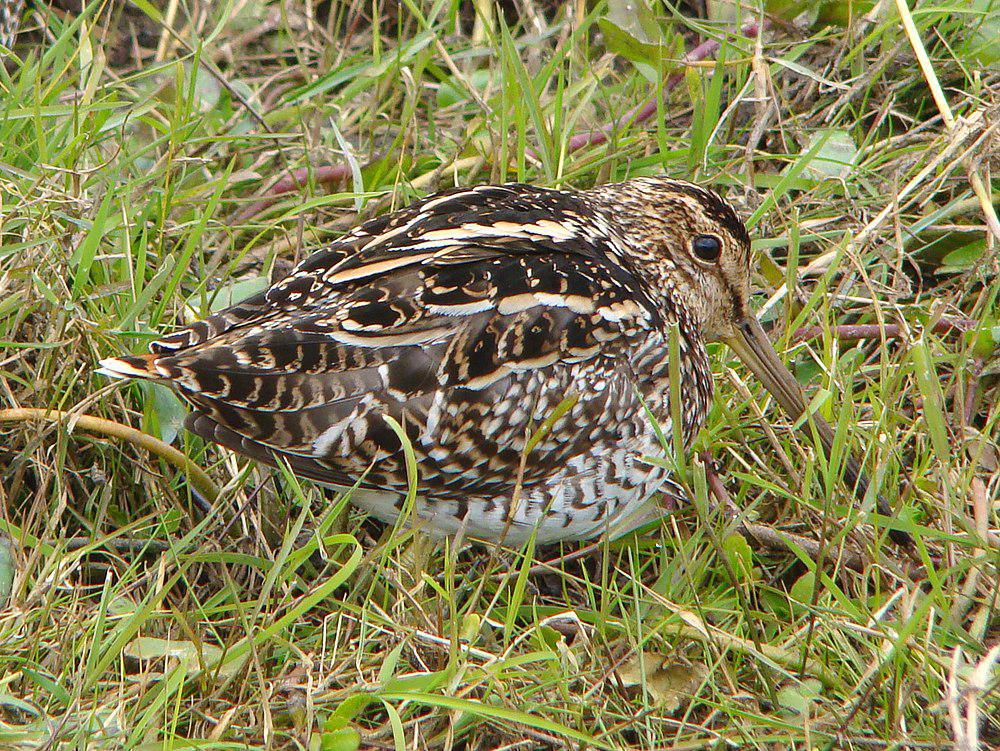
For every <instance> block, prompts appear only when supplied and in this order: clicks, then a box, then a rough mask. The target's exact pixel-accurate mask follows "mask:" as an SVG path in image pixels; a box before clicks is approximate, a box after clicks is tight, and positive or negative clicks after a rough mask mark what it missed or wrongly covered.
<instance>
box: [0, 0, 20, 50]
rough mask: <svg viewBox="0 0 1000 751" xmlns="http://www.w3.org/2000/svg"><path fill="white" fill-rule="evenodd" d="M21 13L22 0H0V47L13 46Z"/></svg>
mask: <svg viewBox="0 0 1000 751" xmlns="http://www.w3.org/2000/svg"><path fill="white" fill-rule="evenodd" d="M23 14H24V0H0V47H3V48H5V49H8V50H9V49H12V48H13V47H14V40H15V39H16V38H17V32H18V31H19V30H20V28H21V16H22V15H23Z"/></svg>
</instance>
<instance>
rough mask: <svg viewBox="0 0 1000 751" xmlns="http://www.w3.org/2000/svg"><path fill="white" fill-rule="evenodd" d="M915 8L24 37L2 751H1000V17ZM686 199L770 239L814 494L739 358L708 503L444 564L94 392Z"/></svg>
mask: <svg viewBox="0 0 1000 751" xmlns="http://www.w3.org/2000/svg"><path fill="white" fill-rule="evenodd" d="M81 6H82V12H81ZM909 6H910V7H908V4H907V3H905V2H903V0H895V1H894V2H891V1H887V0H880V1H879V2H877V3H875V4H874V7H873V5H872V4H871V3H867V4H866V3H862V2H858V3H854V4H853V5H852V4H850V3H826V4H823V5H822V6H821V7H819V8H818V9H817V8H816V7H814V6H812V5H808V4H805V3H795V2H793V0H787V1H781V2H773V3H769V4H768V15H767V17H766V18H767V21H766V23H764V24H759V23H756V22H757V21H759V19H760V15H759V13H758V12H757V11H756V10H754V9H753V8H752V7H751V6H750V5H747V6H744V7H743V8H742V9H738V8H737V7H736V6H735V5H734V4H727V3H722V2H707V3H692V4H681V5H679V6H676V7H675V6H673V5H664V4H661V3H659V2H656V3H653V4H643V3H641V2H633V3H631V4H628V5H626V4H624V3H622V2H620V0H612V1H611V2H608V3H603V2H602V3H599V4H585V3H570V4H566V5H562V4H556V3H543V4H540V5H539V4H535V3H534V2H533V0H519V1H518V2H510V3H507V4H505V5H504V6H503V7H502V8H500V9H499V12H493V11H492V6H490V4H489V3H488V2H485V1H483V2H478V3H474V4H469V3H465V2H461V3H460V2H458V1H457V0H452V1H451V2H448V1H447V0H439V1H435V2H431V1H430V0H406V1H405V2H403V3H401V4H397V3H395V2H393V0H385V1H384V2H374V3H371V4H361V3H353V4H352V3H350V2H346V3H333V4H328V3H320V2H306V3H297V2H281V3H279V2H271V1H270V0H232V1H231V2H227V3H210V2H206V1H205V0H189V2H183V3H178V2H172V1H171V2H164V3H159V2H149V1H148V0H143V1H142V2H139V0H135V1H134V3H132V4H129V5H127V6H126V5H125V4H123V3H119V2H94V3H90V2H87V3H82V4H80V3H58V2H57V3H54V4H51V5H50V4H49V3H42V2H36V3H35V4H34V5H29V11H28V16H27V17H26V18H25V21H24V25H23V29H22V33H21V35H20V36H19V38H18V40H17V44H16V45H15V49H14V53H15V54H14V56H8V57H6V59H5V61H4V62H5V65H4V66H3V70H0V89H2V92H3V93H2V96H0V202H2V203H0V290H2V292H3V294H2V295H0V407H2V408H3V412H2V413H0V431H2V432H0V435H2V444H0V499H2V504H3V506H2V508H3V515H2V516H3V518H2V520H0V527H2V529H3V534H4V536H5V538H6V540H5V544H4V545H2V546H0V595H2V597H3V599H4V601H5V602H6V603H7V606H6V609H4V610H3V611H2V612H0V747H2V748H10V749H26V748H80V749H82V748H94V749H183V748H199V749H244V748H249V749H257V748H261V749H264V748H268V749H286V748H287V749H296V748H308V749H320V748H321V749H337V750H340V749H353V748H376V749H377V748H414V749H438V748H442V749H450V748H454V749H485V748H500V747H505V748H525V749H527V748H563V747H573V748H575V747H587V748H601V749H624V748H635V749H639V748H641V749H665V748H699V747H703V746H706V745H711V744H718V745H719V746H720V747H722V744H727V745H739V746H741V747H759V748H790V747H796V748H833V747H836V748H846V747H850V748H882V747H897V746H898V747H903V746H905V747H913V748H920V747H939V746H947V745H949V744H952V743H956V744H958V746H959V747H960V748H967V749H974V748H984V749H985V748H988V747H991V746H992V747H996V746H997V745H998V744H1000V721H998V719H997V718H998V716H1000V709H998V695H997V694H998V690H997V687H998V678H997V673H996V671H995V670H994V669H992V668H991V660H992V659H995V657H996V652H995V651H994V652H992V653H991V652H990V648H991V647H992V646H994V645H996V644H997V643H998V641H1000V611H998V605H1000V603H998V600H1000V587H998V585H997V581H998V561H1000V532H998V528H1000V504H998V501H997V499H998V497H1000V471H998V447H997V436H998V429H997V425H998V420H1000V409H997V403H998V394H1000V390H998V373H1000V363H998V357H997V354H996V350H995V347H996V344H997V342H998V340H1000V321H998V315H997V310H998V305H997V299H998V295H1000V260H998V253H997V247H998V245H997V243H998V241H1000V225H998V224H997V218H996V213H995V208H994V205H993V204H995V203H996V202H997V198H996V196H997V190H998V185H997V183H996V181H995V179H994V182H993V184H992V186H991V171H992V172H996V170H997V167H998V166H1000V161H998V159H997V150H996V144H997V133H998V113H1000V108H998V102H1000V97H998V93H1000V72H998V67H997V64H998V60H1000V50H998V42H997V40H998V38H1000V5H998V4H997V3H996V2H994V1H993V0H974V1H973V2H966V3H944V2H920V3H917V4H916V6H915V7H913V6H914V4H913V3H912V2H910V3H909ZM749 22H754V23H753V25H754V26H755V27H756V28H751V26H748V25H747V24H748V23H749ZM761 27H763V31H762V32H761V34H760V35H759V36H757V35H755V33H753V32H755V31H756V30H757V28H761ZM741 28H742V29H743V33H741V32H740V29H741ZM711 40H715V41H717V42H721V50H718V51H717V50H716V49H715V48H716V46H717V45H713V44H706V42H710V41H711ZM685 51H686V52H687V53H688V59H687V61H686V62H685V61H683V60H682V57H683V56H684V54H685ZM646 102H652V103H653V105H652V106H651V107H649V108H647V110H646V111H645V112H643V113H642V115H643V116H640V117H636V116H634V113H633V112H632V110H633V108H635V107H639V106H641V105H643V104H644V103H646ZM647 115H648V116H647ZM595 130H597V131H599V133H600V137H595V135H594V131H595ZM588 133H590V135H586V134H588ZM664 172H665V173H667V174H670V175H673V176H677V177H684V178H687V179H692V180H696V181H698V182H701V183H704V184H706V185H711V186H714V187H716V188H717V189H719V190H721V191H723V192H725V193H726V195H727V196H728V197H729V198H730V200H732V201H733V202H734V203H735V204H737V205H738V206H739V207H740V208H741V210H742V211H743V213H744V214H745V216H747V217H748V220H749V225H750V227H751V232H752V234H753V236H754V238H755V246H756V248H757V249H758V251H759V255H760V260H761V264H760V271H761V273H760V278H759V280H758V285H757V291H758V294H757V295H756V296H755V300H754V304H755V306H756V307H757V308H758V310H759V311H760V315H761V318H762V320H763V321H764V322H765V324H766V325H767V327H768V328H769V330H771V331H772V332H773V336H774V338H775V341H776V345H777V347H778V349H779V351H780V352H782V353H783V357H785V358H786V360H787V362H788V363H789V364H790V365H791V366H792V367H793V368H794V371H795V373H796V375H797V376H798V378H799V379H800V380H801V382H802V383H803V385H804V386H805V387H806V389H807V391H808V393H809V394H810V396H811V397H813V399H814V402H813V404H814V407H815V408H816V409H818V410H820V411H821V412H823V413H824V414H825V415H826V416H827V418H828V419H830V420H831V421H832V422H833V424H834V425H836V426H838V430H839V437H840V444H839V445H838V447H837V449H836V455H835V456H834V457H833V458H832V459H831V460H830V461H827V460H825V459H824V458H823V457H822V456H821V454H819V453H818V452H817V451H816V450H815V446H814V445H813V444H812V442H811V441H810V440H809V439H808V438H806V437H803V436H802V434H801V433H793V432H792V431H791V430H790V427H791V426H790V425H789V424H788V423H787V421H786V420H785V419H784V418H783V417H782V416H781V415H780V413H779V412H778V410H777V409H776V408H774V407H773V406H772V404H771V402H770V400H769V399H768V397H767V396H766V394H764V393H763V392H762V390H761V389H760V388H759V386H758V385H757V384H756V383H755V382H754V381H753V380H752V378H750V377H748V375H747V373H746V372H745V371H744V370H743V369H742V368H741V366H740V365H739V363H738V362H737V361H736V360H735V358H734V357H733V356H732V355H731V353H729V352H728V351H726V350H725V349H724V348H721V347H719V348H714V349H713V351H712V356H713V366H714V371H715V373H716V381H717V398H716V402H715V406H714V409H713V412H712V414H711V416H710V418H709V420H708V425H707V426H706V428H705V429H704V430H703V431H702V434H701V435H700V436H699V438H698V440H697V445H696V451H695V453H696V455H697V456H699V457H705V460H704V461H702V460H699V461H693V462H689V463H688V466H687V469H686V471H685V474H684V476H683V479H684V482H685V483H686V484H687V487H688V488H689V490H690V493H691V496H692V498H693V499H694V503H693V504H692V506H691V507H690V508H684V509H680V510H678V511H677V512H676V513H675V514H673V515H672V516H669V517H667V518H666V519H663V520H656V521H653V522H650V523H648V524H646V525H645V526H644V527H642V528H641V529H640V530H639V531H638V532H637V533H635V534H632V535H628V536H626V537H624V538H622V539H619V540H616V541H612V542H609V541H599V542H598V543H597V544H596V545H594V546H591V547H586V546H583V545H580V546H577V545H574V546H566V547H564V548H562V549H555V550H552V549H546V550H536V549H534V548H532V547H530V546H529V547H528V548H527V549H524V550H505V549H500V548H498V547H496V546H482V545H480V546H475V547H471V548H463V549H460V550H455V549H452V548H451V547H450V546H448V545H441V544H434V543H432V542H429V541H428V540H427V539H426V538H424V537H422V536H420V535H417V536H413V535H411V534H407V533H405V532H404V533H399V534H396V535H390V534H387V533H386V531H385V530H382V529H381V528H379V527H377V526H376V525H375V524H374V523H372V522H370V521H365V520H364V519H363V518H362V517H360V516H359V515H357V514H356V513H354V512H351V511H350V510H349V509H348V508H347V507H346V505H345V504H344V503H342V502H340V501H339V500H338V499H337V497H336V496H327V495H324V493H323V492H322V491H320V490H318V489H317V488H315V487H313V486H311V485H309V484H308V483H298V482H296V481H295V479H294V478H292V477H289V476H286V475H283V474H281V473H280V472H275V471H271V470H267V469H265V468H260V467H257V466H254V465H251V464H248V463H247V462H246V461H244V460H242V459H240V458H238V457H235V456H233V455H231V454H229V453H226V452H224V451H221V450H219V449H217V448H214V447H210V446H205V445H203V444H201V443H200V442H198V441H196V440H194V439H192V438H191V437H190V435H188V434H185V433H184V432H183V431H179V421H180V419H181V418H182V416H183V411H184V408H183V406H182V405H181V404H180V403H179V402H178V401H177V400H176V398H174V397H173V396H172V395H171V393H170V392H169V391H167V390H165V389H161V388H149V387H146V386H140V385H134V384H133V385H121V384H119V383H110V382H109V381H108V380H107V379H105V378H103V377H102V376H100V375H98V374H95V372H94V370H95V363H96V362H97V360H98V359H99V358H101V357H106V356H109V355H113V354H117V353H120V352H124V351H143V350H144V348H145V345H146V344H147V343H148V341H149V340H150V339H151V338H152V337H153V336H154V334H155V333H156V332H162V331H167V330H170V329H171V328H172V327H175V326H176V325H177V324H178V323H180V322H184V321H188V320H191V319H192V318H193V317H195V316H198V315H200V314H203V313H205V312H206V311H208V310H210V309H212V308H217V307H219V306H221V305H223V304H225V303H226V302H227V301H228V300H230V299H232V298H234V297H239V296H243V295H246V294H248V293H249V292H251V291H253V290H256V289H259V288H260V287H261V286H262V285H263V284H265V283H266V281H267V279H268V278H269V277H273V276H280V275H281V274H282V273H284V271H286V270H287V269H288V268H289V264H290V263H292V262H294V261H295V260H296V259H297V258H300V257H302V255H303V253H305V252H306V251H307V249H308V248H309V247H311V246H314V245H316V244H318V243H321V242H323V240H324V239H325V238H330V237H333V236H335V235H336V233H338V232H340V231H342V230H344V229H345V228H347V227H350V226H351V225H352V224H354V223H355V222H357V221H358V219H359V217H367V216H370V215H374V214H378V213H382V212H385V211H387V210H389V209H391V208H392V207H394V206H400V205H404V204H405V203H407V202H408V201H410V200H411V199H413V198H415V197H417V196H421V195H425V194H426V193H428V192H430V191H432V190H434V189H436V188H441V187H447V186H451V185H456V184H458V185H468V184H472V183H476V182H486V181H503V180H524V181H530V182H536V183H539V184H544V185H550V186H569V187H587V186H590V185H593V184H595V183H598V182H607V181H612V180H617V179H622V178H625V177H628V176H632V175H642V174H658V173H664ZM991 188H992V191H991ZM789 289H791V290H792V291H791V292H790V293H789V292H788V290H789ZM46 409H49V410H62V411H64V412H68V413H70V414H69V416H66V417H63V418H58V417H57V416H56V415H55V414H54V413H49V414H48V417H45V413H44V410H46ZM30 410H36V411H34V412H32V411H30ZM37 410H42V412H41V413H40V412H38V411H37ZM83 415H86V417H82V416H83ZM171 452H173V453H171ZM848 452H853V453H855V454H856V455H858V456H859V457H862V458H863V460H864V464H865V466H866V467H867V469H868V471H869V473H870V474H871V475H872V477H873V479H874V484H875V485H876V486H877V487H878V488H879V489H880V490H881V492H882V494H883V495H884V496H885V497H886V499H887V500H888V501H889V502H890V504H891V506H892V508H893V514H892V515H891V516H889V517H887V516H883V515H878V514H875V513H873V506H874V502H873V501H874V499H873V497H871V496H870V497H869V498H868V500H867V502H865V503H863V504H861V505H860V507H859V506H858V505H857V504H856V503H855V502H854V501H853V499H852V497H851V495H850V493H849V491H848V490H847V489H845V487H844V485H843V483H842V482H840V481H839V475H840V473H841V470H842V467H843V460H844V457H845V456H846V454H847V453H848ZM709 457H710V459H711V461H709V460H708V458H709ZM727 500H728V501H729V502H730V503H731V505H730V506H728V507H727V505H726V503H725V501H727ZM728 508H736V509H739V510H740V512H741V513H740V515H739V516H737V517H735V518H734V517H733V516H732V514H730V513H729V511H728ZM890 529H899V530H904V531H907V532H909V533H910V534H911V535H912V536H913V538H914V540H915V543H914V545H913V546H912V548H910V549H905V548H901V547H899V546H898V545H896V544H894V543H893V542H892V541H891V540H890V539H889V538H888V532H889V530H890ZM793 535H794V537H793ZM578 552H581V553H582V554H580V555H576V553H578ZM970 718H971V719H970Z"/></svg>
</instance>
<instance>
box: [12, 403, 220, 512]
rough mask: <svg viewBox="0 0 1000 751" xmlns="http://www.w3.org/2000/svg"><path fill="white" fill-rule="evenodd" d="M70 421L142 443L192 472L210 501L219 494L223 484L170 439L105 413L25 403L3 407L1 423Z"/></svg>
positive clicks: (71, 426) (69, 424)
mask: <svg viewBox="0 0 1000 751" xmlns="http://www.w3.org/2000/svg"><path fill="white" fill-rule="evenodd" d="M37 421H43V422H51V423H59V422H64V421H65V422H66V423H67V428H68V429H69V430H73V429H74V428H80V429H81V430H85V431H87V432H88V433H96V434H97V435H104V436H108V437H111V438H119V439H121V440H123V441H128V442H129V443H131V444H133V445H134V446H139V447H140V448H144V449H146V450H147V451H149V452H150V453H151V454H154V455H155V456H158V457H159V458H161V459H163V461H165V462H167V463H168V464H172V465H173V466H175V467H177V468H178V469H179V470H181V471H182V472H184V473H185V474H187V475H188V477H189V478H190V480H191V484H192V485H193V486H194V487H195V488H197V489H198V490H199V491H200V492H201V493H202V495H204V496H205V497H206V498H207V499H208V500H209V501H215V499H216V498H218V497H219V493H220V490H219V487H218V486H217V485H216V484H215V482H213V481H212V478H210V477H209V476H208V475H207V474H206V473H205V471H204V470H203V469H201V467H199V466H198V465H197V464H195V463H194V462H193V461H191V460H190V459H188V458H187V456H185V455H184V454H183V453H182V452H180V451H178V450H177V449H175V448H174V447H173V446H171V445H170V444H168V443H164V442H163V441H161V440H160V439H159V438H154V437H153V436H151V435H149V434H148V433H143V432H142V431H141V430H136V429H135V428H131V427H129V426H128V425H122V424H121V423H119V422H114V421H113V420H105V419H104V418H102V417H94V416H93V415H77V414H74V413H72V412H64V411H62V410H58V409H37V408H30V407H21V408H17V409H3V410H0V423H4V422H37Z"/></svg>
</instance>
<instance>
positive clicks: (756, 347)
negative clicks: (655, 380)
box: [723, 315, 911, 545]
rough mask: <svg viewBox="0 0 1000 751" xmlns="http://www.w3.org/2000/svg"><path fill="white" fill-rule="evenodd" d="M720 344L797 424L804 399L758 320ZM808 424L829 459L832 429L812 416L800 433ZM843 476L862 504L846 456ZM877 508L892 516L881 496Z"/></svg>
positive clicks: (862, 483) (859, 474) (904, 539)
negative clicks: (724, 345)
mask: <svg viewBox="0 0 1000 751" xmlns="http://www.w3.org/2000/svg"><path fill="white" fill-rule="evenodd" d="M723 341H725V342H726V344H728V345H729V347H730V348H731V349H732V350H733V351H734V352H735V353H736V354H737V356H738V357H739V358H740V360H742V361H743V363H744V364H745V365H746V366H747V367H748V368H750V370H752V371H753V373H754V375H756V376H757V377H758V378H759V379H760V380H761V383H763V384H764V387H765V388H766V389H767V390H768V391H770V392H771V394H773V395H774V398H775V399H777V400H778V403H779V404H780V405H781V406H782V408H783V409H784V410H785V412H787V413H788V415H789V416H790V417H791V418H792V419H793V420H798V419H799V418H800V417H801V416H802V414H803V413H804V412H805V411H806V401H805V396H804V395H803V393H802V389H801V388H800V386H799V384H798V382H797V381H796V380H795V377H794V376H793V375H792V374H791V372H790V371H789V370H788V368H786V367H785V365H784V364H783V363H782V362H781V360H780V359H779V358H778V353H777V352H775V351H774V347H773V346H772V345H771V340H770V339H768V338H767V334H766V333H765V332H764V329H763V328H761V325H760V323H759V322H758V321H757V318H756V317H754V316H753V315H749V316H747V317H746V318H744V319H743V320H741V321H739V322H738V323H737V324H736V326H735V327H734V333H733V334H732V335H731V336H729V337H726V338H725V339H724V340H723ZM810 423H811V424H812V425H813V426H814V427H815V429H816V433H817V434H818V435H819V439H820V442H821V443H822V444H823V450H824V451H826V455H827V457H829V456H830V455H831V453H832V451H833V428H831V427H830V425H829V423H827V421H826V420H824V419H823V418H822V417H821V416H820V415H818V414H813V415H812V416H811V417H810V418H809V420H807V421H805V423H804V424H803V429H804V430H805V431H806V432H807V433H808V432H809V425H810ZM844 474H845V476H846V479H847V482H848V484H849V485H850V486H851V487H852V488H853V489H854V494H855V497H857V498H858V500H864V497H865V494H866V493H867V492H868V477H867V476H866V475H865V473H864V471H862V469H861V465H860V464H859V463H858V461H857V460H856V459H855V458H854V457H853V456H851V455H848V456H847V458H846V461H845V463H844ZM876 506H877V508H878V511H879V513H881V514H883V515H884V516H892V508H891V506H890V505H889V502H888V501H886V499H885V498H884V497H883V496H882V495H881V494H879V495H878V497H877V500H876ZM889 536H890V537H891V538H892V539H893V540H894V541H895V542H897V543H899V544H901V545H906V544H909V543H910V542H911V540H910V536H909V535H908V534H907V533H906V532H903V531H902V530H895V529H894V530H890V531H889Z"/></svg>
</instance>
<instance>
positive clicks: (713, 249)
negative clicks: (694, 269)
mask: <svg viewBox="0 0 1000 751" xmlns="http://www.w3.org/2000/svg"><path fill="white" fill-rule="evenodd" d="M691 248H692V250H694V254H695V255H696V256H697V257H698V258H699V260H702V261H706V262H707V263H714V262H715V261H718V260H719V256H720V255H721V254H722V241H721V240H720V239H719V238H717V237H716V236H715V235H698V236H697V237H695V238H694V240H693V241H692V243H691Z"/></svg>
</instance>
